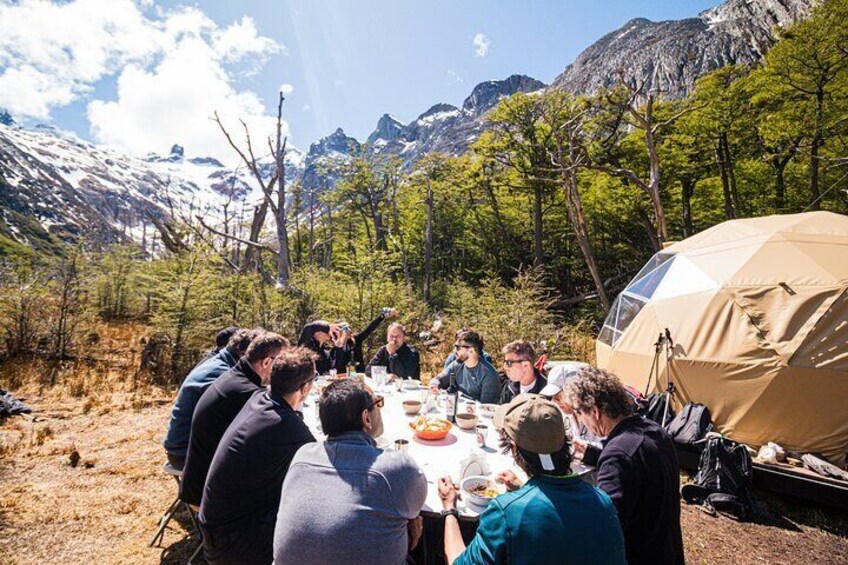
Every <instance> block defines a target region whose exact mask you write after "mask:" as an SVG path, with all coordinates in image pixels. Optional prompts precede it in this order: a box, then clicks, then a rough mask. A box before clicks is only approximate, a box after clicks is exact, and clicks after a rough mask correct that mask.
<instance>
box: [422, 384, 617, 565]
mask: <svg viewBox="0 0 848 565" xmlns="http://www.w3.org/2000/svg"><path fill="white" fill-rule="evenodd" d="M495 426H496V427H497V428H499V429H500V433H501V446H502V447H503V448H504V450H505V451H507V452H509V453H511V454H512V456H513V458H514V459H515V462H516V464H517V465H518V466H519V467H521V468H522V469H523V470H524V471H525V472H526V473H527V475H528V477H530V480H529V481H528V482H527V484H525V485H524V486H522V487H520V488H518V490H515V491H514V492H508V493H506V494H502V495H500V496H498V497H497V498H495V499H494V500H492V501H491V502H489V505H488V506H487V507H486V510H485V511H484V512H483V514H481V515H480V523H479V525H478V527H477V533H476V534H475V536H474V539H472V540H471V543H470V544H468V547H466V546H465V543H464V542H463V539H462V533H461V532H460V529H459V515H458V512H457V510H456V498H457V494H458V489H457V487H456V485H454V484H453V482H452V481H451V479H450V477H443V478H441V479H439V498H441V500H442V506H443V507H444V510H442V516H443V517H444V521H445V522H444V532H445V555H446V556H447V562H448V563H449V564H452V565H470V564H477V565H483V564H486V565H488V564H506V563H509V564H511V565H522V564H527V565H531V564H532V565H546V564H552V565H553V564H556V565H561V564H568V563H579V564H590V563H591V564H595V563H597V564H599V565H600V564H604V565H618V564H621V565H624V564H625V563H626V561H625V557H624V556H625V553H624V536H623V534H622V533H621V526H620V525H619V522H618V516H617V514H616V510H615V505H614V504H613V503H612V500H610V498H609V496H607V495H606V494H605V493H604V492H603V491H602V490H600V489H599V488H597V487H594V486H592V485H590V484H589V483H587V482H585V481H583V480H582V479H581V478H580V477H579V476H577V475H576V474H574V473H572V471H571V450H570V449H569V444H568V441H567V440H566V437H565V431H564V430H565V427H564V426H565V424H564V422H563V419H562V413H561V412H560V410H559V408H557V406H556V405H555V404H554V403H552V402H551V401H549V400H547V399H544V398H542V397H540V396H537V395H535V394H520V395H518V396H516V397H515V398H514V399H513V400H512V401H511V402H510V403H509V404H504V405H501V406H499V407H498V409H497V410H496V412H495Z"/></svg>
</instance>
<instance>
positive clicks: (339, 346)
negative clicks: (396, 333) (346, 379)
mask: <svg viewBox="0 0 848 565" xmlns="http://www.w3.org/2000/svg"><path fill="white" fill-rule="evenodd" d="M397 315H398V311H397V310H395V309H394V308H389V307H386V308H383V309H382V310H381V311H380V314H379V315H378V316H377V317H376V318H374V319H373V320H372V321H371V323H370V324H368V326H367V327H366V328H365V329H364V330H362V331H361V332H359V333H356V334H355V333H353V332H352V331H351V330H350V328H349V327H348V326H347V324H345V323H343V322H342V323H337V324H331V323H329V322H326V321H324V320H316V321H314V322H310V323H308V324H306V325H305V326H303V329H302V330H300V337H299V338H298V339H297V345H298V346H299V347H306V348H308V349H311V350H312V351H313V352H315V354H316V355H317V356H318V359H317V361H316V362H315V368H316V370H317V371H318V373H319V374H326V373H329V372H330V369H335V370H336V371H338V372H339V373H346V372H347V365H348V363H350V362H351V360H352V361H353V362H354V363H356V370H357V371H359V372H364V371H365V360H364V357H363V352H362V346H363V344H364V343H365V340H366V339H368V336H370V335H371V334H372V333H374V330H376V329H377V327H378V326H379V325H380V324H381V323H383V320H385V319H386V318H389V317H396V316H397Z"/></svg>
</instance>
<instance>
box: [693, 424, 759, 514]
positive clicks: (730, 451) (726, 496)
mask: <svg viewBox="0 0 848 565" xmlns="http://www.w3.org/2000/svg"><path fill="white" fill-rule="evenodd" d="M751 471H752V465H751V456H750V455H749V454H748V450H747V449H746V448H745V446H744V445H740V444H738V443H735V442H733V441H730V440H728V439H725V438H722V437H711V438H709V439H708V440H707V445H706V446H705V448H704V451H703V452H702V453H701V462H700V465H699V468H698V474H697V475H695V483H694V484H688V485H683V488H682V489H680V495H681V496H682V497H683V500H685V501H686V502H688V503H690V504H702V505H704V506H705V508H706V509H707V510H708V511H709V512H711V513H715V512H720V513H722V514H729V515H730V516H732V517H734V518H736V519H737V520H747V519H749V518H750V517H751V514H752V513H753V510H754V499H753V495H752V493H751V475H752V473H751Z"/></svg>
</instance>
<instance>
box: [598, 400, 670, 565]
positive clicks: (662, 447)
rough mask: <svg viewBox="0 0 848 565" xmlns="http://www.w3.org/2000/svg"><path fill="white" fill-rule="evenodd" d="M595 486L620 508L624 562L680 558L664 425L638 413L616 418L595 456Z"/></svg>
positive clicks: (658, 561)
mask: <svg viewBox="0 0 848 565" xmlns="http://www.w3.org/2000/svg"><path fill="white" fill-rule="evenodd" d="M598 486H599V487H600V488H601V489H602V490H603V491H604V492H606V493H607V494H608V495H609V497H610V498H611V499H612V501H613V503H614V504H615V507H616V509H617V510H618V518H619V521H620V522H621V529H622V531H623V532H624V544H625V549H626V552H627V562H628V563H630V564H640V563H658V564H678V563H683V562H684V560H683V536H682V534H681V530H680V467H679V466H678V463H677V452H676V451H675V448H674V443H673V442H672V440H671V438H670V437H669V435H668V434H667V433H666V431H665V430H664V429H662V428H661V427H660V426H659V425H657V424H656V423H655V422H652V421H650V420H646V419H645V418H642V417H641V416H630V417H629V418H625V419H624V420H622V421H621V422H619V423H618V425H617V426H616V427H615V428H613V430H612V431H611V432H610V434H609V435H608V436H607V439H606V440H605V441H604V447H603V450H602V451H601V454H600V457H599V459H598Z"/></svg>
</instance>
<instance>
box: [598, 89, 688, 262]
mask: <svg viewBox="0 0 848 565" xmlns="http://www.w3.org/2000/svg"><path fill="white" fill-rule="evenodd" d="M645 85H646V82H645V81H643V82H642V83H633V82H628V81H626V80H625V79H624V77H623V75H620V78H619V86H620V87H622V88H623V89H624V91H623V92H624V96H620V97H619V96H615V95H614V94H609V93H608V94H607V95H605V96H604V99H605V101H606V102H607V103H608V104H610V105H612V106H614V107H616V108H617V109H618V110H619V113H620V115H621V116H622V117H624V118H626V119H625V120H619V123H618V124H617V125H616V127H619V126H620V125H622V124H626V125H628V126H630V127H633V128H636V129H638V130H641V131H642V137H643V140H644V142H645V149H646V151H647V153H648V178H647V179H645V178H643V177H641V176H640V175H639V174H637V173H636V172H635V171H634V170H633V169H630V168H625V167H621V166H611V165H608V164H602V163H594V164H592V165H591V166H592V168H594V169H596V170H599V171H603V172H605V173H607V174H610V175H614V176H617V177H619V178H622V179H625V180H626V181H628V182H632V183H633V184H635V185H636V186H638V187H639V188H641V189H642V190H644V191H645V193H646V194H647V195H648V197H649V198H650V200H651V207H652V208H653V213H654V222H655V225H654V230H655V233H656V238H652V239H654V241H656V242H657V243H656V246H657V247H656V248H655V251H659V250H660V248H661V247H662V245H663V243H664V242H666V241H668V224H667V222H666V217H665V208H664V207H663V203H662V192H661V188H662V186H661V177H660V159H659V155H658V153H657V144H658V143H659V136H660V134H661V132H662V130H664V129H665V128H667V127H668V126H670V125H671V124H673V123H674V122H676V121H677V120H678V119H680V118H681V117H683V116H684V115H686V114H688V113H689V112H692V111H693V110H695V109H697V106H687V107H685V108H683V109H682V110H680V111H679V112H677V113H675V114H673V115H672V116H671V117H669V118H667V119H664V120H661V119H659V118H658V117H657V115H656V104H657V102H658V99H659V97H660V94H661V93H660V91H658V90H651V91H648V92H645Z"/></svg>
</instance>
